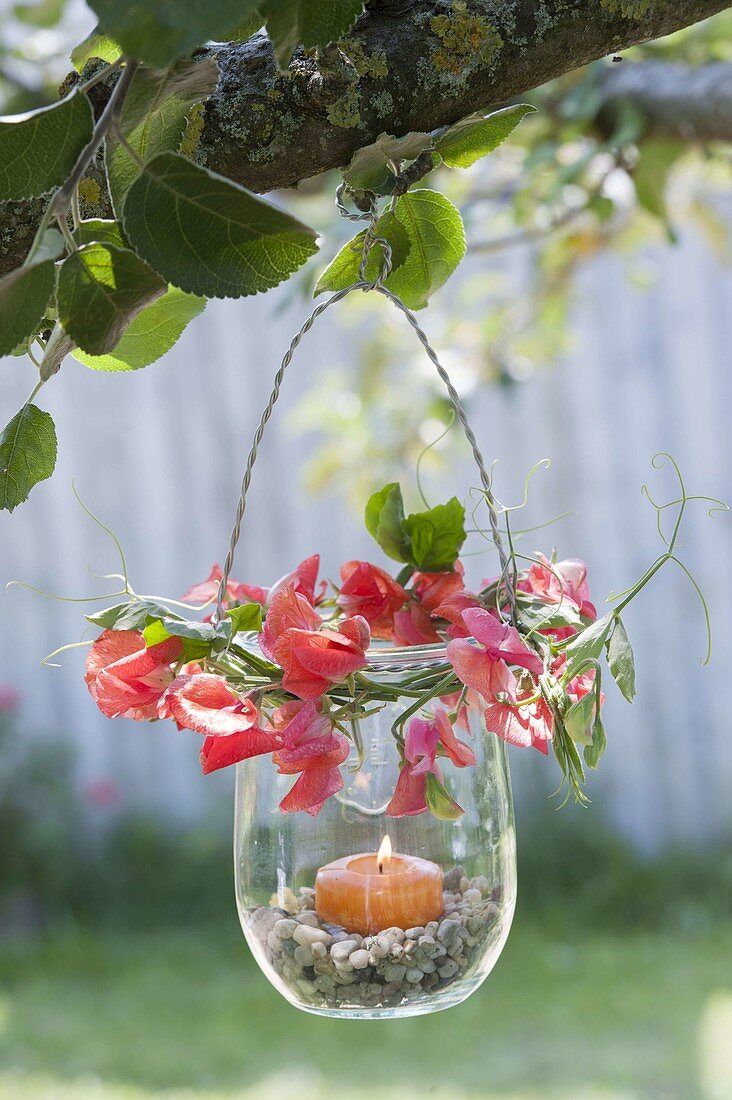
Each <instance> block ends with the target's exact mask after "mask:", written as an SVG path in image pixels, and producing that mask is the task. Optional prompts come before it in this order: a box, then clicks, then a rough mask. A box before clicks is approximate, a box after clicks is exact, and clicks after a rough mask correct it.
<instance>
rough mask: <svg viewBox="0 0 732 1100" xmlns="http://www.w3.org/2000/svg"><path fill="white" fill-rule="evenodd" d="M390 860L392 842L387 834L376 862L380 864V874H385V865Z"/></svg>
mask: <svg viewBox="0 0 732 1100" xmlns="http://www.w3.org/2000/svg"><path fill="white" fill-rule="evenodd" d="M390 859H391V841H390V840H389V834H388V833H387V834H386V836H385V837H384V839H383V840H382V842H381V847H380V848H379V854H378V855H377V857H376V860H377V862H378V864H379V874H383V873H384V864H385V863H388V862H389V860H390Z"/></svg>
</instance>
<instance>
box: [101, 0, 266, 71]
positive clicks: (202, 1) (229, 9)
mask: <svg viewBox="0 0 732 1100" xmlns="http://www.w3.org/2000/svg"><path fill="white" fill-rule="evenodd" d="M89 7H90V8H91V9H92V11H93V12H94V13H95V15H96V16H97V18H98V19H99V29H100V30H101V32H102V33H103V34H106V35H109V36H110V37H111V38H113V39H115V41H117V42H119V44H120V46H121V47H122V49H123V51H124V53H126V54H129V55H131V56H132V57H137V58H139V60H140V61H142V62H144V64H145V65H149V66H150V67H151V68H155V69H163V68H165V66H166V65H169V64H170V63H171V61H175V59H176V58H177V57H183V56H184V55H185V54H188V53H190V51H191V50H192V49H193V48H194V46H202V45H203V44H204V43H205V42H209V41H211V40H212V39H217V40H221V39H225V38H227V37H228V32H229V31H230V30H231V29H232V27H236V26H237V25H239V24H240V23H241V22H242V20H243V19H245V18H246V16H247V15H248V14H249V13H250V12H252V11H254V9H255V8H256V7H257V3H256V0H195V2H193V0H145V3H144V4H143V3H140V2H139V0H89Z"/></svg>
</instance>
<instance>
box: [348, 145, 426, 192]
mask: <svg viewBox="0 0 732 1100" xmlns="http://www.w3.org/2000/svg"><path fill="white" fill-rule="evenodd" d="M432 148H434V142H433V139H432V135H431V134H422V133H415V132H412V133H409V134H405V135H404V137H399V138H397V137H394V136H393V135H392V134H379V136H378V137H377V139H376V141H374V142H373V143H372V144H371V145H364V147H363V148H362V149H359V150H358V151H357V152H356V153H354V155H353V158H352V160H351V163H350V164H349V165H348V167H347V168H346V170H345V171H344V173H343V178H344V180H345V181H346V183H347V184H348V186H349V187H350V189H351V190H352V191H373V192H374V193H375V194H377V195H390V194H391V193H392V190H393V188H394V180H395V178H396V177H395V175H394V172H393V171H392V169H391V168H390V167H389V162H390V161H392V162H394V163H395V164H399V163H400V162H402V161H405V160H416V159H417V157H418V156H419V154H420V153H424V152H426V151H427V150H428V149H432Z"/></svg>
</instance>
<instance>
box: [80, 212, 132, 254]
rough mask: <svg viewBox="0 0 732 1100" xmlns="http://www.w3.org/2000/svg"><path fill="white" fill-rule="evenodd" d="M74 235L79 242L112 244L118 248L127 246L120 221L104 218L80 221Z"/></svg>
mask: <svg viewBox="0 0 732 1100" xmlns="http://www.w3.org/2000/svg"><path fill="white" fill-rule="evenodd" d="M75 236H76V239H77V240H78V242H79V244H114V245H116V246H117V247H118V248H127V241H126V240H125V238H124V235H123V233H122V226H121V225H120V223H119V222H115V221H111V220H108V219H106V218H87V219H86V220H84V221H80V222H79V225H78V227H77V229H76V231H75Z"/></svg>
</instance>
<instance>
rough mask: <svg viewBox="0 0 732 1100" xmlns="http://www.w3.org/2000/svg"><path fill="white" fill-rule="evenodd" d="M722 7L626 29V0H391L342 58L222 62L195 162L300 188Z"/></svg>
mask: <svg viewBox="0 0 732 1100" xmlns="http://www.w3.org/2000/svg"><path fill="white" fill-rule="evenodd" d="M628 6H629V4H627V3H626V4H624V5H623V7H628ZM726 6H727V3H726V0H685V3H683V4H680V3H678V0H651V2H650V3H649V4H645V5H644V4H641V3H639V4H638V9H639V12H642V14H638V15H637V16H636V17H624V16H622V15H620V14H619V13H618V12H619V8H620V2H619V0H509V2H506V3H503V4H498V3H496V2H495V0H473V2H472V3H471V4H470V6H469V8H467V9H466V6H465V5H464V4H462V5H460V4H456V3H447V2H446V0H442V2H440V0H438V2H432V3H426V2H415V3H412V4H410V5H409V10H408V11H405V4H404V2H402V3H401V4H400V5H399V7H398V13H397V14H394V5H393V4H390V3H384V2H383V0H382V3H381V4H379V5H378V6H376V7H371V8H370V9H369V11H368V13H367V14H366V15H365V16H364V17H362V18H361V19H360V20H359V22H358V23H357V25H356V28H355V30H354V32H353V33H352V35H351V36H350V37H349V38H348V39H347V40H346V41H345V42H344V43H342V44H341V48H340V49H336V48H335V47H330V48H329V50H327V51H324V54H323V55H321V56H320V57H319V58H317V59H315V58H311V57H306V56H304V55H302V54H298V56H296V57H295V59H294V60H293V62H292V63H291V65H290V69H289V72H288V73H287V74H286V75H285V76H282V75H280V74H278V73H277V71H276V68H275V65H274V60H273V55H272V49H271V46H270V44H269V41H268V39H267V38H266V36H265V35H263V34H260V35H257V36H256V37H255V38H254V39H252V40H250V41H249V42H247V43H244V44H242V45H232V46H223V47H219V48H217V49H215V50H214V51H213V52H214V53H215V54H216V57H217V59H218V62H219V66H220V68H221V71H222V77H221V81H220V82H219V86H218V89H217V91H216V93H215V94H214V95H213V96H212V98H211V99H210V100H209V102H208V104H207V106H206V115H205V126H204V130H203V134H202V138H201V143H200V146H199V151H198V156H199V159H201V160H202V161H203V162H204V163H206V164H208V165H209V166H210V167H212V168H215V169H216V170H217V171H220V172H222V173H223V174H224V175H226V176H230V177H231V178H232V179H235V180H237V181H238V182H240V183H243V184H245V186H247V187H250V188H251V189H252V190H254V191H260V192H264V191H271V190H274V189H275V188H280V187H292V186H294V185H295V184H297V183H298V182H299V181H301V180H303V179H306V178H308V177H309V176H314V175H317V174H318V173H320V172H323V171H325V170H327V169H329V168H338V167H341V166H342V165H344V164H347V163H348V162H349V160H350V159H351V157H352V156H353V154H354V152H355V151H356V150H357V149H359V148H361V147H362V146H363V145H368V144H369V143H370V142H372V141H374V140H375V139H376V138H377V137H378V136H379V134H380V133H382V132H384V131H386V132H387V133H390V134H395V135H397V136H399V135H401V134H404V133H407V132H409V131H410V130H420V131H427V130H434V129H435V128H436V127H438V126H443V125H445V124H447V123H451V122H455V121H457V120H458V119H460V118H463V117H464V116H465V115H468V114H471V113H472V112H473V111H476V110H480V109H487V108H490V107H491V106H495V105H497V104H500V103H505V102H506V101H508V100H511V99H514V98H516V97H517V96H520V95H522V94H524V93H525V92H527V91H529V90H531V89H532V88H536V87H538V86H539V85H540V84H544V83H546V82H547V81H548V80H551V79H553V78H554V77H557V76H561V75H562V74H564V73H566V72H569V71H570V70H572V69H576V68H578V67H579V66H581V65H585V64H587V63H588V62H590V61H594V60H596V59H597V58H600V57H604V56H606V55H607V54H609V53H616V52H617V51H619V50H623V49H626V48H627V47H629V46H632V45H635V44H637V43H639V42H644V41H648V40H649V39H654V38H659V37H661V36H663V35H665V34H668V33H670V32H671V31H674V30H678V29H679V28H680V27H683V26H688V25H689V24H691V23H694V22H697V21H698V20H700V19H703V18H705V17H707V16H709V15H712V14H714V13H715V12H717V11H720V10H722V9H724V8H725V7H726ZM645 9H647V10H645ZM617 68H618V69H620V68H622V66H617ZM676 98H678V92H677V93H676Z"/></svg>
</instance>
